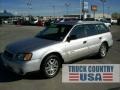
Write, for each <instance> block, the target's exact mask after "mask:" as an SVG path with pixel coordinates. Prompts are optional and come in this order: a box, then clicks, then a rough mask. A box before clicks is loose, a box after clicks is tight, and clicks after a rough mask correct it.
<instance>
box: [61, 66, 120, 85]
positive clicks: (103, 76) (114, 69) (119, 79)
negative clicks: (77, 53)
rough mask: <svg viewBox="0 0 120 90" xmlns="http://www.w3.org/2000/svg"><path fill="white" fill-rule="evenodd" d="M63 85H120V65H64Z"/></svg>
mask: <svg viewBox="0 0 120 90" xmlns="http://www.w3.org/2000/svg"><path fill="white" fill-rule="evenodd" d="M62 82H63V83H120V64H63V67H62Z"/></svg>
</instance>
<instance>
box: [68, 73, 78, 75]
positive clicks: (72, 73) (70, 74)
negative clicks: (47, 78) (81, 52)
mask: <svg viewBox="0 0 120 90" xmlns="http://www.w3.org/2000/svg"><path fill="white" fill-rule="evenodd" d="M69 75H79V73H69Z"/></svg>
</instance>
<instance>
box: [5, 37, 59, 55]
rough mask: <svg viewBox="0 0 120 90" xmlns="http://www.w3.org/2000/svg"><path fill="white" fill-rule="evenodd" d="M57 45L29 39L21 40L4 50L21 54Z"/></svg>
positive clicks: (48, 41) (49, 41) (46, 41)
mask: <svg viewBox="0 0 120 90" xmlns="http://www.w3.org/2000/svg"><path fill="white" fill-rule="evenodd" d="M56 43H58V41H52V40H46V39H40V38H36V37H34V38H30V39H25V40H21V41H18V42H15V43H12V44H10V45H8V46H7V47H6V49H7V50H8V51H10V52H13V53H22V52H32V51H34V50H37V49H40V48H43V47H47V46H49V45H53V44H56Z"/></svg>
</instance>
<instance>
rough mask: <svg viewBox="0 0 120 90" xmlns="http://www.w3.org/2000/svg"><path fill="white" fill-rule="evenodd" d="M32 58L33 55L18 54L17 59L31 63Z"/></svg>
mask: <svg viewBox="0 0 120 90" xmlns="http://www.w3.org/2000/svg"><path fill="white" fill-rule="evenodd" d="M31 58H32V53H23V54H22V53H20V54H17V59H18V60H25V61H29V60H31Z"/></svg>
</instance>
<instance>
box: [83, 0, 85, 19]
mask: <svg viewBox="0 0 120 90" xmlns="http://www.w3.org/2000/svg"><path fill="white" fill-rule="evenodd" d="M84 4H85V0H82V13H83V20H84V17H85V9H84V8H85V6H84Z"/></svg>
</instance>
